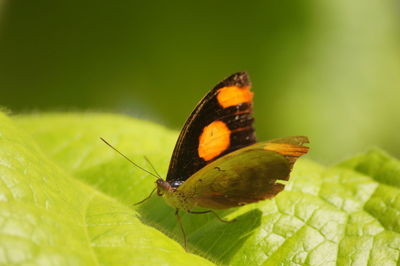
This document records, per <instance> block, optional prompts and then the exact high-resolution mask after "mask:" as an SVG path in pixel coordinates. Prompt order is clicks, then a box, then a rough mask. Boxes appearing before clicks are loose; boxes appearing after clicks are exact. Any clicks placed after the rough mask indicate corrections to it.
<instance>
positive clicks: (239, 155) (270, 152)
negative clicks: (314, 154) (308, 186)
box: [178, 142, 308, 209]
mask: <svg viewBox="0 0 400 266" xmlns="http://www.w3.org/2000/svg"><path fill="white" fill-rule="evenodd" d="M271 143H273V145H274V146H271ZM271 147H273V149H270V148H271ZM307 151H308V147H305V146H303V145H297V144H290V143H274V142H261V143H257V144H254V145H251V146H249V147H247V148H243V149H241V150H238V151H235V152H232V153H230V154H228V155H226V156H224V157H222V158H220V159H218V160H216V161H214V162H212V163H210V164H209V165H207V166H205V167H204V168H203V169H201V170H200V171H199V172H197V173H195V174H194V175H193V176H192V177H190V178H189V179H188V180H186V181H185V183H183V184H182V185H181V186H180V187H179V188H178V191H182V193H184V194H185V197H186V200H188V201H191V203H193V205H197V206H198V207H202V208H210V209H225V208H231V207H237V206H241V205H244V204H248V203H252V202H257V201H260V200H264V199H267V198H271V197H273V196H275V195H276V194H277V193H279V192H280V191H282V190H283V188H284V185H283V184H282V183H279V180H288V179H289V175H290V171H291V168H292V166H293V164H294V162H295V161H296V159H297V158H299V157H300V156H301V155H303V154H305V153H307Z"/></svg>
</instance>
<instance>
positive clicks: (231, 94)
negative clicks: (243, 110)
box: [217, 86, 253, 108]
mask: <svg viewBox="0 0 400 266" xmlns="http://www.w3.org/2000/svg"><path fill="white" fill-rule="evenodd" d="M217 100H218V103H219V104H220V105H221V106H222V107H223V108H227V107H230V106H235V105H238V104H241V103H251V102H252V101H253V93H252V92H251V91H250V86H245V87H237V86H228V87H223V88H221V89H219V90H218V95H217Z"/></svg>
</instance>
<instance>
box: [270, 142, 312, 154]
mask: <svg viewBox="0 0 400 266" xmlns="http://www.w3.org/2000/svg"><path fill="white" fill-rule="evenodd" d="M308 149H309V148H308V147H305V146H300V145H293V144H287V143H267V144H266V145H265V146H264V150H267V151H274V152H277V153H279V154H282V155H284V156H296V157H299V156H301V155H303V154H306V153H307V152H308Z"/></svg>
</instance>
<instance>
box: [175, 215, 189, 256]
mask: <svg viewBox="0 0 400 266" xmlns="http://www.w3.org/2000/svg"><path fill="white" fill-rule="evenodd" d="M175 215H176V218H178V223H179V226H180V227H181V231H182V235H183V242H185V250H186V251H187V241H186V234H185V230H184V229H183V224H182V218H181V216H180V215H179V209H178V208H177V209H176V211H175Z"/></svg>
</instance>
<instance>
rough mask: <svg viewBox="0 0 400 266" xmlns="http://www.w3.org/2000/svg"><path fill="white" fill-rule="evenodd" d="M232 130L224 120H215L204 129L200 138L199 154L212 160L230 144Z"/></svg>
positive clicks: (205, 158) (207, 159)
mask: <svg viewBox="0 0 400 266" xmlns="http://www.w3.org/2000/svg"><path fill="white" fill-rule="evenodd" d="M230 135H231V131H230V130H229V128H228V127H227V126H226V124H225V123H224V122H222V121H214V122H212V123H211V124H209V125H208V126H206V127H205V128H204V129H203V132H202V133H201V135H200V138H199V147H198V150H197V151H198V154H199V156H200V157H201V158H203V159H204V160H206V161H209V160H212V159H214V158H215V157H217V156H218V155H220V154H221V153H222V152H223V151H225V150H226V149H227V148H228V147H229V144H230Z"/></svg>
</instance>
